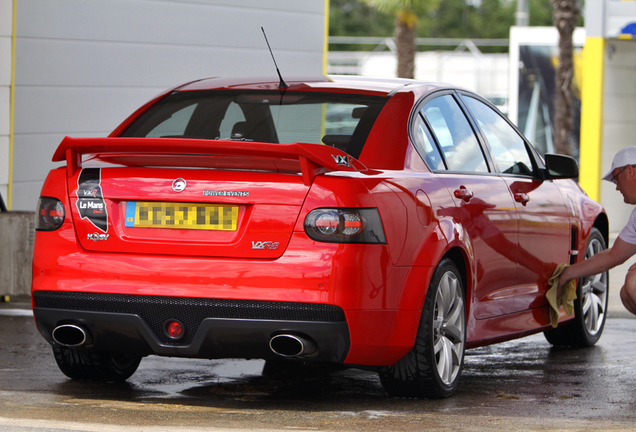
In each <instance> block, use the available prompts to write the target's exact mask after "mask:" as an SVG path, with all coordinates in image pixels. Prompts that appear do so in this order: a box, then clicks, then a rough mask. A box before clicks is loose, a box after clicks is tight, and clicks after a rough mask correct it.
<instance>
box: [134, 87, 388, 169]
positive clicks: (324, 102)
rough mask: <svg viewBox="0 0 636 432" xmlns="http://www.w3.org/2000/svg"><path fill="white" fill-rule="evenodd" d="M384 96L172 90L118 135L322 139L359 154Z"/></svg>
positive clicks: (267, 140)
mask: <svg viewBox="0 0 636 432" xmlns="http://www.w3.org/2000/svg"><path fill="white" fill-rule="evenodd" d="M386 101H387V98H385V97H379V96H360V95H351V94H342V93H297V92H285V93H283V94H281V92H231V91H222V92H218V91H191V92H176V93H173V94H171V95H169V96H167V97H166V98H164V99H162V100H161V101H160V102H158V103H157V104H155V105H153V106H152V107H151V108H150V109H149V110H148V111H146V112H145V113H144V114H143V115H142V116H141V117H139V118H138V119H137V120H136V121H135V122H134V123H132V124H131V125H130V126H129V127H128V129H126V131H124V133H123V134H122V135H121V136H124V137H149V138H150V137H153V138H194V139H220V140H233V141H258V142H265V143H281V144H289V143H295V142H301V143H310V144H326V145H329V146H332V147H337V148H338V149H340V150H343V151H345V152H347V153H349V154H350V155H352V156H354V157H358V156H359V155H360V153H361V151H362V148H363V146H364V143H365V141H366V139H367V136H368V135H369V132H370V130H371V127H372V126H373V123H374V122H375V119H376V118H377V116H378V114H379V113H380V111H381V109H382V107H383V106H384V104H385V103H386Z"/></svg>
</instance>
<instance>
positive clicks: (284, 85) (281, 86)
mask: <svg viewBox="0 0 636 432" xmlns="http://www.w3.org/2000/svg"><path fill="white" fill-rule="evenodd" d="M261 30H262V31H263V36H265V42H266V43H267V48H269V53H270V54H271V55H272V60H274V66H276V72H277V73H278V78H280V83H279V84H278V88H279V89H286V88H287V87H289V84H287V83H286V82H285V80H284V79H283V76H282V75H281V74H280V71H279V70H278V65H277V64H276V59H275V58H274V53H273V52H272V47H270V46H269V41H268V40H267V35H266V34H265V29H264V28H263V27H261Z"/></svg>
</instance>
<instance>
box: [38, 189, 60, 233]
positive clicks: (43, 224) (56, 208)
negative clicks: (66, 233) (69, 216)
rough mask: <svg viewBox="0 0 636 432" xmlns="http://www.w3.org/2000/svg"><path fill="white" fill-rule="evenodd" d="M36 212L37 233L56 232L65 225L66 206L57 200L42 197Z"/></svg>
mask: <svg viewBox="0 0 636 432" xmlns="http://www.w3.org/2000/svg"><path fill="white" fill-rule="evenodd" d="M36 212H37V213H36V215H37V218H36V222H35V229H36V231H55V230H56V229H58V228H59V227H61V226H62V224H63V223H64V217H65V212H64V204H62V201H60V200H59V199H57V198H49V197H40V199H39V200H38V206H37V210H36Z"/></svg>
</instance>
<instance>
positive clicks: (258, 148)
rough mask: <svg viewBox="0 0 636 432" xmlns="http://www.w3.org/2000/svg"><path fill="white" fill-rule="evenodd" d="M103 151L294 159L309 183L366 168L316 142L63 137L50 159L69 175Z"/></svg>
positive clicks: (305, 181)
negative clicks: (323, 176)
mask: <svg viewBox="0 0 636 432" xmlns="http://www.w3.org/2000/svg"><path fill="white" fill-rule="evenodd" d="M106 153H117V154H125V153H136V154H154V155H156V154H194V155H224V156H256V157H265V158H278V159H296V160H298V161H299V162H300V168H301V171H302V176H303V182H304V183H305V184H306V185H308V186H309V185H311V184H312V183H313V181H314V179H315V178H316V176H317V175H320V174H323V173H324V172H326V171H327V170H329V171H367V167H366V166H364V164H362V163H361V162H360V161H359V160H357V159H356V158H354V157H352V156H350V155H348V154H347V153H345V152H343V151H342V150H339V149H337V148H335V147H330V146H326V145H319V144H306V143H293V144H271V143H260V142H259V143H257V142H252V141H224V140H203V139H182V138H122V137H110V138H70V137H65V138H64V139H63V140H62V142H61V143H60V145H59V146H58V148H57V150H56V151H55V154H53V162H63V161H66V169H67V173H68V176H69V177H72V176H73V175H74V174H75V173H76V172H77V171H78V170H79V169H81V167H82V155H84V154H106Z"/></svg>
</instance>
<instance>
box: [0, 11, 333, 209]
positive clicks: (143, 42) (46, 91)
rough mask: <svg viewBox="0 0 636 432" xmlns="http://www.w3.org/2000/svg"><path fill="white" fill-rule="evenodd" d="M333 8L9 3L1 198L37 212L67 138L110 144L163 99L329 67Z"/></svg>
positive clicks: (0, 16) (3, 55) (2, 67)
mask: <svg viewBox="0 0 636 432" xmlns="http://www.w3.org/2000/svg"><path fill="white" fill-rule="evenodd" d="M328 4H329V2H328V0H309V1H295V0H266V1H263V0H108V1H86V0H56V1H54V2H53V1H50V0H0V194H1V195H2V197H3V198H4V201H5V203H7V206H8V207H9V209H10V210H34V209H35V205H36V201H37V197H38V195H39V191H40V188H41V186H42V183H43V181H44V178H45V176H46V174H47V173H48V171H49V170H50V169H51V168H53V167H54V166H55V164H53V163H52V162H51V156H52V155H53V152H54V151H55V148H56V147H57V145H58V144H59V143H60V141H61V140H62V138H63V137H64V136H66V135H68V136H73V137H95V136H106V135H108V134H109V133H110V131H112V130H113V129H114V128H115V127H116V126H117V125H118V124H119V123H120V122H121V121H123V120H124V119H125V118H126V117H127V116H128V115H129V114H131V113H132V112H133V111H134V110H135V109H137V108H138V107H139V106H141V105H142V104H143V103H144V102H146V101H148V100H149V99H151V98H152V97H153V96H155V95H156V94H158V93H160V92H161V91H163V90H165V89H167V88H170V87H173V86H176V85H179V84H181V83H185V82H188V81H192V80H197V79H201V78H207V77H212V76H266V77H267V76H271V77H272V78H273V79H277V78H276V77H277V75H276V69H275V67H274V64H273V62H272V57H271V55H270V53H269V51H268V50H267V45H266V43H265V39H264V37H263V32H262V31H261V27H263V28H264V29H265V31H266V33H267V37H268V39H269V42H270V44H271V46H272V49H273V51H274V55H275V57H276V61H277V63H278V67H279V68H280V70H281V72H282V73H283V75H284V76H285V75H286V76H299V75H301V76H314V75H318V74H322V73H324V71H325V69H326V66H325V64H326V43H327V42H326V41H327V22H326V20H327V17H328V14H327V13H326V11H328Z"/></svg>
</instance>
